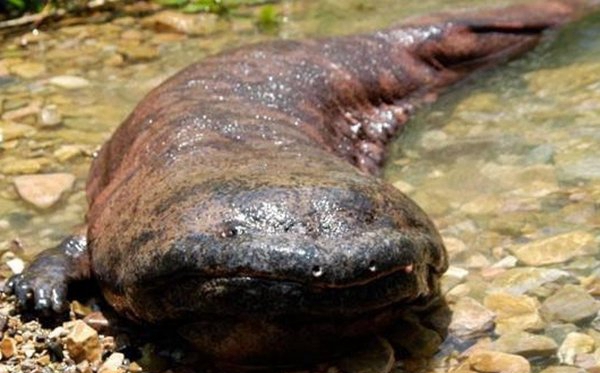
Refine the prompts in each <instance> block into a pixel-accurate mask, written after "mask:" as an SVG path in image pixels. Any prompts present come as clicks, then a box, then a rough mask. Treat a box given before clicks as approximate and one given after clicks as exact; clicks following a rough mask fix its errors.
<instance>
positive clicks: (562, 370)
mask: <svg viewBox="0 0 600 373" xmlns="http://www.w3.org/2000/svg"><path fill="white" fill-rule="evenodd" d="M540 373H586V372H585V370H584V369H581V368H577V367H566V366H551V367H548V368H546V369H544V370H542V371H541V372H540Z"/></svg>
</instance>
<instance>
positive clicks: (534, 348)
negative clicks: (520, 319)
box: [494, 332, 558, 358]
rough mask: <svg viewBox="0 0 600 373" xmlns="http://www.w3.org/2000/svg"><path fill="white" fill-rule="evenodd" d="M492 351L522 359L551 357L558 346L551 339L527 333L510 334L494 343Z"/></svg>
mask: <svg viewBox="0 0 600 373" xmlns="http://www.w3.org/2000/svg"><path fill="white" fill-rule="evenodd" d="M494 349H495V350H498V351H502V352H506V353H509V354H516V355H521V356H523V357H527V358H531V357H545V356H552V355H553V354H554V353H555V352H556V351H557V350H558V345H557V344H556V342H554V340H553V339H552V338H549V337H546V336H543V335H536V334H531V333H527V332H511V333H507V334H504V335H502V336H501V337H500V338H498V339H497V340H496V341H494Z"/></svg>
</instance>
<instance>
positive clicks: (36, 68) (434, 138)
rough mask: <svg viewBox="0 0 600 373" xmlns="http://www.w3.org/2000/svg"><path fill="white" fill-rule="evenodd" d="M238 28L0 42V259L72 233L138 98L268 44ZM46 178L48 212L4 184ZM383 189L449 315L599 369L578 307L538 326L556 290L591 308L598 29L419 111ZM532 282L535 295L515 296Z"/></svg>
mask: <svg viewBox="0 0 600 373" xmlns="http://www.w3.org/2000/svg"><path fill="white" fill-rule="evenodd" d="M485 3H486V2H484V1H482V0H479V1H474V0H460V1H454V2H452V4H449V2H444V1H441V0H419V1H416V0H410V1H402V2H400V1H394V0H386V1H381V2H377V3H369V2H364V1H358V0H344V1H340V0H335V1H333V0H324V1H308V2H301V1H296V2H284V3H282V4H281V7H280V11H281V12H282V13H283V14H284V15H285V19H286V22H285V23H284V24H283V27H282V29H281V31H280V34H279V36H280V37H285V38H299V37H306V36H326V35H336V34H346V33H351V32H362V31H368V30H373V29H376V28H379V27H385V26H387V25H390V24H392V23H394V22H396V21H398V20H400V19H402V18H405V17H406V16H410V15H413V14H419V13H425V12H430V11H437V10H440V9H449V8H452V7H467V6H469V5H473V4H478V5H481V4H485ZM252 22H253V21H252V17H251V16H250V15H249V14H241V15H239V17H235V16H234V17H233V18H232V20H231V21H230V22H225V26H223V25H222V24H219V25H218V27H217V26H215V32H214V33H211V34H209V35H208V36H204V37H195V38H191V37H185V36H182V35H180V34H175V33H169V32H166V33H164V32H163V33H156V32H154V31H153V30H150V29H147V28H144V27H142V25H141V24H140V22H139V21H138V20H136V19H133V18H127V17H126V18H117V19H115V20H114V21H111V22H109V23H104V24H95V25H83V26H71V27H65V28H62V29H60V30H56V31H50V32H41V33H38V34H28V35H25V36H22V37H13V38H8V39H6V40H4V42H3V45H2V49H1V50H0V53H1V59H0V102H1V104H2V119H3V120H2V121H1V122H0V128H1V130H2V133H1V135H2V140H1V141H2V142H1V143H0V146H1V148H2V153H0V154H1V156H0V250H1V251H2V252H3V253H5V254H4V255H5V256H6V255H13V254H12V253H13V252H14V253H16V254H17V255H19V256H22V257H24V258H27V257H29V256H31V255H33V254H34V253H36V252H38V251H39V250H41V249H43V248H46V247H48V246H51V245H53V244H55V243H56V242H57V241H58V240H59V239H60V238H61V237H63V236H64V235H66V234H67V233H68V232H69V231H70V230H71V229H72V228H73V227H74V226H76V225H78V224H81V223H82V222H83V219H84V218H83V217H84V213H85V208H86V207H85V195H84V192H83V188H84V184H85V179H86V174H87V169H88V167H89V163H90V160H91V156H92V155H93V153H94V152H95V151H96V150H97V149H98V147H99V146H100V144H102V142H103V141H105V140H106V139H107V138H108V136H109V135H110V133H111V131H112V130H114V128H115V127H116V126H117V125H118V124H119V122H120V121H121V120H122V119H123V118H124V117H125V116H126V115H127V113H128V112H129V111H130V110H131V109H132V107H133V106H134V104H135V103H136V102H137V101H139V100H140V99H141V98H142V97H143V95H144V93H145V92H147V91H148V90H149V89H151V88H152V87H154V86H156V85H157V84H158V83H160V82H161V81H162V80H163V79H165V78H166V77H168V76H169V75H171V74H173V73H174V72H176V71H177V70H179V69H180V68H181V67H183V66H185V65H187V64H189V63H191V62H192V61H196V60H198V59H201V58H202V57H203V56H206V55H208V54H212V53H217V52H218V51H220V50H223V49H225V48H230V47H233V46H236V45H242V44H246V43H251V42H255V41H260V40H265V39H268V38H272V37H273V36H269V35H263V34H260V33H259V32H257V31H256V29H255V27H254V25H253V23H252ZM224 29H225V31H224ZM57 77H58V78H57ZM78 78H79V80H78ZM81 78H82V79H81ZM50 172H64V173H68V174H73V175H74V176H75V178H76V181H75V185H74V186H73V187H72V188H71V189H68V190H67V191H66V192H65V195H64V196H63V198H62V199H61V201H60V202H59V203H58V204H57V205H55V206H54V207H52V208H50V209H46V210H41V209H38V208H35V207H32V206H31V205H30V204H28V203H26V202H24V201H23V200H22V199H21V198H20V197H19V195H18V194H17V193H16V191H15V188H14V187H13V181H14V179H15V177H17V176H19V175H23V174H35V173H50ZM385 177H386V178H387V179H388V180H390V181H391V182H393V183H395V184H396V185H397V186H398V187H399V188H400V189H401V190H403V191H405V192H406V193H407V194H409V195H410V196H411V197H413V198H414V199H415V200H416V201H417V202H418V203H419V204H420V205H421V206H422V207H423V208H424V210H426V211H427V212H428V213H429V214H430V216H432V217H433V219H434V220H435V222H436V224H437V225H438V227H439V228H440V230H441V232H442V234H443V236H444V239H445V240H446V243H447V245H448V249H449V251H450V255H451V261H452V265H453V269H452V271H451V272H450V274H449V275H448V276H447V278H446V282H445V289H446V291H447V292H448V299H449V301H450V302H453V301H454V302H456V303H460V302H463V303H464V302H465V301H464V300H465V299H470V300H469V301H468V302H470V301H471V300H472V301H473V302H475V303H476V304H483V305H484V306H485V307H486V308H487V309H488V310H491V311H493V312H494V313H495V316H496V329H495V333H496V334H502V335H505V334H507V333H509V332H516V331H519V330H527V331H532V332H535V333H537V334H546V335H548V336H550V337H551V338H553V340H555V342H556V343H557V347H558V346H560V344H561V343H562V342H563V341H564V340H565V338H566V333H563V334H564V335H563V334H560V333H558V332H556V330H558V329H560V328H561V327H562V328H563V329H565V330H566V329H569V328H570V326H569V327H568V328H567V327H565V325H572V326H573V328H574V329H573V331H578V332H580V333H587V334H588V335H591V336H592V337H593V338H595V339H596V344H597V346H596V347H594V348H592V350H591V351H588V352H586V353H582V354H581V356H580V357H579V359H580V360H577V361H568V363H571V364H575V365H577V364H579V366H583V367H586V365H585V364H588V365H589V364H593V361H596V360H594V359H599V360H600V338H599V337H598V336H599V335H600V332H599V331H598V329H600V325H599V324H600V322H598V321H597V320H596V322H595V323H592V324H590V323H589V322H588V321H589V319H593V318H594V317H593V312H594V311H593V307H592V311H590V312H591V314H590V315H586V316H585V317H584V318H583V319H576V320H569V319H568V318H565V317H563V316H556V312H558V311H556V312H554V311H555V310H554V311H552V312H554V313H552V312H550V311H548V308H549V307H551V306H552V302H551V301H552V300H553V299H554V298H552V297H556V296H560V293H559V292H557V290H558V289H559V288H560V287H561V286H562V284H564V283H571V284H575V286H576V287H577V289H579V290H582V291H583V293H586V292H587V293H589V294H592V295H593V296H595V297H598V296H599V295H600V284H599V280H598V275H599V274H600V262H599V260H600V255H599V252H600V250H599V243H598V241H599V238H600V236H599V233H600V212H599V211H598V210H599V208H600V202H599V201H600V17H595V18H594V17H592V18H589V19H587V20H585V21H584V22H580V23H578V24H577V25H574V26H572V27H570V28H568V29H566V30H565V31H563V32H561V33H560V34H559V35H558V36H557V37H556V38H555V39H554V41H551V42H548V43H546V44H545V45H543V46H542V48H539V49H538V50H537V51H535V52H534V53H532V54H530V55H528V56H527V57H526V58H525V59H522V60H519V61H516V62H513V63H511V64H510V65H509V66H508V67H503V68H500V69H497V70H494V71H490V72H486V73H483V74H479V75H478V76H477V79H472V80H471V81H469V82H467V83H465V84H462V85H461V86H460V87H456V88H455V89H453V93H452V95H445V96H442V98H441V100H440V101H439V102H438V103H437V104H435V105H433V106H432V107H429V108H424V110H423V111H421V112H420V114H419V115H417V117H416V118H415V119H414V120H413V121H412V122H411V124H410V126H409V129H408V131H407V132H406V133H405V134H404V135H403V136H402V137H401V138H400V139H399V140H398V142H397V143H396V144H395V146H394V151H393V156H392V157H391V159H390V161H389V165H388V167H387V169H386V176H385ZM15 240H17V241H18V242H17V243H15ZM7 250H9V251H10V252H11V253H10V254H6V251H7ZM5 259H6V258H5ZM2 262H3V263H4V262H5V260H3V261H2ZM552 270H560V275H556V273H558V272H548V271H552ZM2 271H3V274H5V275H6V274H8V273H9V272H10V271H9V269H8V268H7V267H4V268H3V269H2ZM519 271H520V272H519ZM522 273H527V276H522V275H521V274H522ZM552 274H554V275H552ZM527 281H529V282H527ZM531 281H534V282H535V284H537V285H535V286H534V285H531V286H529V285H527V284H530V283H531ZM536 281H537V282H536ZM526 282H527V284H525V283H526ZM528 286H529V287H528ZM515 289H516V290H515ZM557 294H558V295H557ZM502 297H505V298H502ZM510 297H513V298H514V299H513V298H510ZM497 299H502V300H503V302H504V303H503V304H511V303H510V302H513V301H514V303H515V304H517V306H515V307H518V306H522V304H523V302H525V303H527V302H530V303H531V302H533V303H532V304H534V306H533V307H532V308H530V309H527V308H526V307H525V309H527V310H528V311H527V312H529V313H527V312H525V311H523V312H524V314H525V315H526V316H528V317H529V318H526V317H525V318H523V319H520V318H518V317H517V316H518V315H517V316H515V315H514V314H513V313H511V310H508V311H506V310H503V309H502V306H498V304H497V303H498V302H496V303H495V300H497ZM515 299H516V300H515ZM586 299H587V298H586ZM458 300H460V302H458ZM559 300H560V299H559ZM564 301H565V302H578V301H581V300H578V299H576V300H573V299H571V298H568V299H567V298H565V300H564ZM500 303H502V302H500ZM592 303H593V302H592ZM528 304H529V303H528ZM542 304H543V305H544V306H545V307H546V308H544V307H543V306H542ZM577 304H579V303H573V307H576V305H577ZM535 305H537V306H535ZM515 320H517V321H515ZM582 320H583V321H582ZM575 324H576V325H577V326H575ZM594 328H596V329H594ZM561 330H562V329H561ZM569 330H571V329H569ZM490 335H491V334H490ZM481 343H489V344H491V342H489V341H488V342H481ZM488 347H489V346H488ZM490 348H491V347H490ZM594 349H595V350H594ZM555 350H556V348H555ZM594 351H596V352H594ZM448 356H449V355H444V356H442V357H441V358H443V359H449V357H448ZM544 356H548V355H544ZM549 356H551V357H550V358H548V359H546V360H544V359H537V360H536V359H534V361H536V362H537V363H538V364H540V367H543V366H545V365H548V364H557V363H558V362H559V360H558V359H559V358H558V357H557V356H559V355H556V351H552V352H551V353H550V355H549ZM590 356H591V357H590ZM586 359H587V360H586ZM563 362H565V361H564V359H563ZM596 363H597V364H600V362H598V361H596Z"/></svg>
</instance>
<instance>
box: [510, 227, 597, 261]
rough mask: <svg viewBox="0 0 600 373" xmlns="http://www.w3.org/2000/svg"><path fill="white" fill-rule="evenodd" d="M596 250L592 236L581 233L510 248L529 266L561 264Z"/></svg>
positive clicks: (572, 233)
mask: <svg viewBox="0 0 600 373" xmlns="http://www.w3.org/2000/svg"><path fill="white" fill-rule="evenodd" d="M597 250H598V248H597V246H596V244H594V236H593V235H591V234H590V233H587V232H583V231H575V232H569V233H564V234H561V235H558V236H554V237H549V238H546V239H542V240H537V241H533V242H530V243H527V244H525V245H521V246H517V247H514V248H511V251H512V252H513V254H514V255H515V256H516V257H517V258H518V259H519V260H520V261H521V262H523V263H525V264H527V265H530V266H540V265H547V264H555V263H563V262H566V261H568V260H570V259H572V258H574V257H578V256H583V255H590V254H594V253H595V252H596V251H597Z"/></svg>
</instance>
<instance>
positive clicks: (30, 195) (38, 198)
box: [13, 173, 75, 209]
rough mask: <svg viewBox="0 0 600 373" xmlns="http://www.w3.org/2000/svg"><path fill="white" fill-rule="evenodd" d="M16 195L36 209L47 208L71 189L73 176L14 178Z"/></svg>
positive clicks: (56, 174)
mask: <svg viewBox="0 0 600 373" xmlns="http://www.w3.org/2000/svg"><path fill="white" fill-rule="evenodd" d="M13 182H14V185H15V187H16V189H17V193H19V195H20V196H21V198H23V199H24V200H25V201H27V202H29V203H31V204H32V205H34V206H35V207H38V208H42V209H45V208H49V207H51V206H52V205H54V204H55V203H56V202H58V200H59V199H60V197H61V196H62V194H63V193H64V192H66V191H67V190H69V189H71V188H72V187H73V183H74V182H75V176H73V175H72V174H67V173H55V174H44V175H23V176H17V177H15V178H14V181H13Z"/></svg>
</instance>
